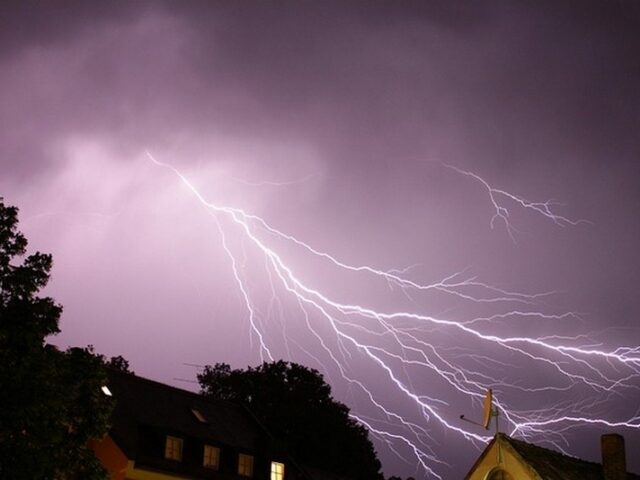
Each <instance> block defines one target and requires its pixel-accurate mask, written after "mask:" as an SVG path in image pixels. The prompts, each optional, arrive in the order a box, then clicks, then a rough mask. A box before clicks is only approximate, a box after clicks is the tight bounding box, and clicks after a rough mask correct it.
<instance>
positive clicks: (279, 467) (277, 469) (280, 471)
mask: <svg viewBox="0 0 640 480" xmlns="http://www.w3.org/2000/svg"><path fill="white" fill-rule="evenodd" d="M271 480H284V463H278V462H271Z"/></svg>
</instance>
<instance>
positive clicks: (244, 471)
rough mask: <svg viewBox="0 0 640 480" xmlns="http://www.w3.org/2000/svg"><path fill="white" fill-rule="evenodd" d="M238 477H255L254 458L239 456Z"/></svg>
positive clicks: (242, 454)
mask: <svg viewBox="0 0 640 480" xmlns="http://www.w3.org/2000/svg"><path fill="white" fill-rule="evenodd" d="M238 475H243V476H245V477H253V456H252V455H245V454H244V453H241V454H240V455H238Z"/></svg>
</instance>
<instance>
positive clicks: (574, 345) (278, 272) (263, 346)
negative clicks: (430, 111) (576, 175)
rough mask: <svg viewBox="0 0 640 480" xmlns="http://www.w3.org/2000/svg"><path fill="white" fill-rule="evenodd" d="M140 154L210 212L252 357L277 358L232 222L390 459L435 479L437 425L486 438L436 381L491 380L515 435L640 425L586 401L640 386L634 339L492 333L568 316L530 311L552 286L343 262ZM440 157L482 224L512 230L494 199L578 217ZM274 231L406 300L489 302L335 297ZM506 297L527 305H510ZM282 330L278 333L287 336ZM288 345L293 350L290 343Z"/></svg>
mask: <svg viewBox="0 0 640 480" xmlns="http://www.w3.org/2000/svg"><path fill="white" fill-rule="evenodd" d="M147 156H148V157H149V159H150V160H151V161H152V162H153V163H154V164H156V165H158V166H162V167H164V168H167V169H169V170H171V171H172V172H173V173H174V174H175V175H176V176H177V177H178V178H179V179H180V180H181V182H182V183H183V184H184V185H185V186H186V187H187V189H188V190H189V191H190V192H191V194H193V196H194V198H195V199H196V200H197V201H198V202H199V203H200V205H201V206H203V207H204V208H205V209H206V210H207V212H208V213H209V214H211V216H212V217H213V219H214V221H215V223H216V225H217V228H218V231H219V233H220V238H221V241H222V247H223V249H224V251H225V253H226V255H227V256H228V258H229V260H230V264H231V269H232V272H233V276H234V280H235V282H236V284H237V286H238V289H239V291H240V295H241V298H242V300H243V304H244V306H245V307H246V309H247V312H248V320H249V326H250V331H251V333H252V336H253V337H254V338H256V339H257V341H258V344H259V354H260V358H261V359H265V358H267V359H273V358H274V357H275V355H274V353H273V351H272V350H273V348H274V347H273V345H272V343H273V335H272V334H271V332H270V331H268V330H267V329H266V328H265V325H267V324H269V322H270V321H271V322H272V321H273V319H272V318H269V315H268V314H267V316H266V317H265V316H264V315H263V314H261V313H260V310H259V309H258V308H256V304H257V302H258V301H257V300H256V299H255V298H252V295H251V291H252V289H251V288H250V286H249V284H248V281H247V275H246V274H245V273H244V266H243V265H242V264H241V262H239V261H238V258H237V254H235V253H234V248H232V247H231V246H230V245H229V242H228V238H229V235H228V234H229V232H230V229H235V230H236V231H237V232H239V233H240V235H241V238H244V239H245V240H246V241H247V243H248V245H249V246H250V248H252V249H253V250H254V253H257V254H258V255H259V256H261V258H262V259H263V260H264V265H263V267H262V268H264V270H265V273H266V274H265V276H266V281H267V282H268V283H269V289H268V291H269V292H271V297H270V300H269V306H268V308H266V309H265V311H266V312H267V313H268V312H269V311H272V308H273V306H274V305H277V306H278V311H279V312H280V314H281V315H282V311H283V309H282V305H281V304H282V301H281V300H280V299H279V298H278V295H279V292H280V293H282V294H285V295H284V296H283V298H289V299H290V300H291V303H292V305H293V306H294V307H295V308H296V309H297V310H298V311H299V312H300V314H301V315H300V316H296V318H297V319H299V320H301V321H300V322H298V323H296V324H293V325H292V326H291V327H292V328H293V327H295V328H297V329H298V330H299V329H300V328H303V329H306V331H308V332H310V333H311V338H313V339H315V340H316V341H317V346H316V348H317V350H314V349H313V348H309V347H305V348H303V347H301V346H300V343H299V342H295V341H292V345H294V346H295V345H297V346H298V347H299V349H300V350H301V351H302V352H303V353H304V354H306V355H308V356H309V357H310V358H312V359H313V360H314V361H315V362H317V363H318V364H319V366H320V367H321V368H322V369H323V370H324V371H325V372H329V371H331V370H332V369H336V370H337V371H338V372H339V374H340V376H341V378H342V379H343V380H344V381H346V382H347V385H349V386H350V387H351V388H352V389H353V390H354V391H356V392H359V393H361V394H362V398H363V399H364V402H365V403H366V404H367V405H368V407H367V408H368V410H373V411H375V412H377V413H378V415H379V416H378V417H372V416H370V415H369V416H365V415H364V414H362V413H360V412H358V411H355V409H354V413H353V417H354V418H355V419H356V420H357V421H359V422H361V423H362V424H363V425H365V426H366V427H367V428H368V429H369V431H370V432H371V434H372V435H373V436H375V437H376V438H378V439H379V440H380V441H381V442H382V444H383V445H387V446H388V447H389V449H390V451H391V452H394V453H396V454H397V455H398V456H399V457H400V458H404V455H403V454H402V453H401V450H402V451H405V452H407V453H408V454H410V455H412V456H413V458H415V460H416V461H417V464H418V465H419V467H420V468H421V470H422V472H423V473H424V474H425V475H427V476H431V477H436V478H441V474H440V473H439V469H441V468H446V467H443V465H442V461H441V460H439V459H438V458H437V455H436V454H435V452H434V451H433V449H432V447H431V446H430V443H431V442H432V441H433V432H434V430H435V429H447V430H450V431H453V432H456V433H457V434H459V435H460V436H461V437H462V438H465V439H467V440H469V441H471V442H474V443H476V444H480V443H482V442H485V441H486V440H487V437H486V436H485V435H480V434H478V433H476V432H474V431H473V430H472V429H467V428H466V426H465V425H460V422H458V421H457V419H458V415H457V413H459V412H457V411H452V409H451V408H450V407H449V405H448V403H447V402H446V401H444V400H443V399H442V398H435V397H434V395H433V392H439V391H446V392H448V393H447V398H454V399H456V398H457V399H458V401H462V400H467V399H469V398H471V399H473V400H474V401H476V402H481V399H482V397H483V395H484V391H485V389H486V388H488V387H491V388H493V389H494V392H496V398H497V400H496V402H497V406H498V408H499V409H500V412H501V416H502V417H503V418H504V419H505V420H506V422H507V425H508V428H509V430H510V432H511V433H512V434H518V435H521V436H524V437H529V436H533V435H537V434H543V433H545V434H548V433H552V434H554V435H556V436H559V438H562V435H563V434H564V433H565V432H566V431H567V430H568V429H570V428H576V427H578V426H584V425H593V424H596V425H604V426H609V427H624V428H630V429H640V418H639V417H638V416H637V414H636V415H634V416H632V417H631V418H629V419H627V420H619V421H608V420H606V419H603V418H597V417H594V416H592V415H589V411H591V410H592V409H593V407H595V406H597V405H599V404H602V403H604V402H606V401H607V398H608V396H610V395H611V394H613V393H615V394H616V395H624V392H625V391H627V390H629V389H632V390H636V389H638V388H640V386H639V385H638V380H639V377H640V347H638V346H632V347H619V348H616V349H614V350H609V349H607V348H604V347H602V346H598V345H596V344H595V343H594V342H592V343H591V346H589V345H587V346H584V345H581V344H580V343H579V342H585V341H586V337H585V336H584V335H576V336H560V335H552V334H547V335H545V336H539V337H530V336H508V335H500V334H496V333H495V331H496V325H498V323H497V322H504V321H509V322H517V321H527V322H535V321H537V322H547V323H549V322H565V321H569V320H571V319H572V318H577V315H576V314H575V313H573V312H565V313H551V314H549V313H545V312H542V311H537V310H536V309H535V308H534V306H535V304H536V301H537V300H538V299H539V298H541V297H542V296H545V295H549V293H550V292H547V293H542V294H537V295H536V294H525V293H519V292H510V291H508V290H504V289H501V288H497V287H494V286H492V285H489V284H486V283H483V282H480V281H478V280H477V279H475V278H464V277H463V276H462V275H463V273H462V272H457V273H454V274H453V275H450V276H448V277H446V278H444V279H443V280H441V281H439V282H435V283H421V282H418V281H415V280H412V279H410V278H409V269H404V270H403V269H390V270H382V269H378V268H375V267H373V266H370V265H352V264H349V263H348V262H345V261H343V260H340V259H338V258H336V257H335V256H333V255H331V254H329V253H327V252H323V251H321V250H319V249H317V248H315V247H313V246H311V245H309V244H308V243H306V242H303V241H302V240H300V239H298V238H296V237H294V236H292V235H289V234H286V233H284V232H282V231H280V230H278V229H276V228H274V227H273V226H271V225H269V224H268V223H267V222H266V221H265V220H264V219H262V218H260V217H258V216H256V215H252V214H250V213H247V212H245V211H243V210H241V209H239V208H235V207H230V206H224V205H217V204H213V203H211V202H209V201H207V200H206V199H205V198H204V196H203V195H202V194H201V193H200V192H199V191H198V190H197V189H196V188H195V187H194V185H193V184H192V183H191V182H190V181H189V180H188V178H187V177H186V176H185V175H183V174H182V173H181V172H179V171H178V170H177V169H176V168H174V167H173V166H171V165H168V164H166V163H162V162H159V161H157V160H156V159H155V158H154V157H153V156H152V155H151V154H150V153H148V152H147ZM446 167H447V168H450V169H452V170H454V171H456V172H458V173H460V174H462V175H465V176H469V177H472V178H473V179H475V180H477V181H478V182H480V183H481V184H482V185H483V186H484V187H485V188H486V190H487V192H488V195H489V198H490V201H491V202H492V204H493V206H494V209H495V214H494V216H493V218H492V220H491V224H492V225H493V223H494V221H495V220H496V219H500V220H502V221H503V222H504V224H505V226H506V228H507V230H508V232H509V234H510V235H511V236H512V237H513V233H514V232H515V230H514V228H513V227H512V226H511V224H510V223H509V211H508V210H507V208H506V207H505V206H504V205H503V204H502V203H500V201H501V199H507V200H509V201H512V202H515V203H516V205H519V206H520V207H522V208H524V209H527V210H531V211H533V212H535V213H537V214H539V215H542V216H543V217H544V218H547V219H549V220H550V221H552V222H554V223H555V224H557V225H560V226H566V225H577V224H579V223H582V222H584V221H583V220H578V221H574V220H571V219H568V218H566V217H564V216H562V215H558V214H556V213H555V212H554V211H553V210H552V207H553V205H554V203H553V202H544V203H536V202H528V201H525V200H524V199H522V198H521V197H518V196H516V195H513V194H511V193H509V192H506V191H504V190H499V189H495V188H493V187H492V186H491V185H489V183H487V182H486V181H485V180H484V179H482V178H481V177H479V176H478V175H476V174H474V173H471V172H468V171H464V170H461V169H459V168H457V167H452V166H450V165H446ZM274 240H277V241H278V242H284V243H285V244H287V245H290V246H291V247H292V248H296V249H301V250H302V251H303V252H306V254H308V255H309V256H310V257H311V258H313V259H316V260H319V261H321V262H325V263H326V264H327V265H328V266H330V267H331V268H333V269H335V271H336V272H337V274H339V275H349V276H368V277H369V278H371V279H374V280H378V281H380V283H381V284H383V285H384V284H386V285H387V286H392V287H399V288H400V291H401V292H402V293H404V294H406V295H407V297H406V298H409V299H410V298H411V296H412V295H420V294H423V293H426V292H429V293H430V294H435V295H443V296H446V297H450V298H452V299H455V300H456V301H458V302H466V303H469V304H470V305H473V306H478V307H480V306H483V308H494V309H495V310H494V312H493V313H491V314H488V315H485V316H477V317H472V318H467V319H463V320H451V319H447V318H442V317H440V316H435V315H429V314H425V313H423V312H420V311H415V310H397V311H393V310H392V311H382V310H379V309H377V308H374V307H372V306H371V305H361V304H355V303H349V302H343V301H339V300H337V299H335V298H332V296H331V295H330V294H328V293H326V292H323V291H321V290H320V289H319V288H315V287H313V286H311V285H309V284H307V283H306V282H304V281H302V279H301V277H299V276H298V275H297V274H296V273H295V272H294V268H293V266H292V265H291V264H290V263H288V262H287V261H286V260H285V258H284V257H283V253H282V252H279V251H276V249H275V248H274V247H273V246H272V245H273V243H274V242H273V241H274ZM474 292H475V293H474ZM478 292H480V293H478ZM406 298H405V299H406ZM414 305H417V304H414ZM514 305H526V306H527V307H526V308H515V307H514ZM286 336H288V334H287V335H285V341H286ZM289 348H290V347H289V344H288V342H287V343H285V350H286V351H287V352H289ZM483 351H484V352H485V353H482V352H483ZM288 355H289V357H291V354H290V353H288ZM321 355H326V359H327V360H328V361H329V363H328V364H323V363H322V360H321V358H320V357H321ZM362 359H364V360H366V361H367V362H368V363H369V364H371V365H373V366H375V368H376V369H377V371H378V373H379V374H378V375H377V376H376V380H375V382H374V383H372V382H371V381H367V380H366V378H363V377H361V376H360V375H359V374H358V370H357V366H356V364H357V363H358V361H361V360H362ZM516 360H517V361H516ZM516 364H518V365H522V367H520V368H522V369H524V370H525V371H534V372H536V371H537V372H539V376H540V377H544V378H543V380H539V381H536V378H535V376H533V378H528V377H529V376H528V375H518V374H514V373H513V371H514V369H516V368H517V367H515V366H514V365H516ZM425 377H426V378H429V382H430V384H432V388H431V389H430V391H431V392H432V394H431V395H427V394H425V393H424V390H425V386H424V385H414V381H412V378H413V379H414V380H415V379H416V378H425ZM523 378H524V379H523ZM383 384H384V388H385V389H386V390H387V391H392V392H393V394H392V395H389V394H385V395H383V396H380V395H379V393H378V392H377V389H378V387H379V385H383ZM523 391H526V392H529V394H530V395H541V397H540V398H541V399H542V401H545V402H547V406H546V408H545V409H541V410H537V411H524V410H518V409H516V408H513V407H512V405H511V402H510V400H511V399H512V396H513V395H514V394H515V393H518V392H523ZM558 392H562V394H563V395H565V396H570V395H573V397H575V398H582V399H584V398H591V399H592V400H591V401H589V402H585V401H583V402H579V401H576V402H565V403H564V404H562V403H556V404H554V405H553V404H552V405H549V403H548V397H549V396H550V395H553V394H554V393H558ZM565 398H568V397H565ZM461 399H462V400H461ZM400 404H405V405H410V406H412V407H411V408H413V413H405V414H404V415H403V414H401V413H400V410H401V407H400V406H399V405H400ZM402 410H405V409H404V408H402Z"/></svg>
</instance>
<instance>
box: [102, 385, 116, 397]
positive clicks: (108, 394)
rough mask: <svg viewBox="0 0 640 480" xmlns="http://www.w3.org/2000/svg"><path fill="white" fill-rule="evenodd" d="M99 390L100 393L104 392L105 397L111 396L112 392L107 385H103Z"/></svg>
mask: <svg viewBox="0 0 640 480" xmlns="http://www.w3.org/2000/svg"><path fill="white" fill-rule="evenodd" d="M100 390H102V393H104V394H105V395H106V396H107V397H112V396H113V394H112V393H111V390H109V387H107V386H106V385H103V386H102V387H101V388H100Z"/></svg>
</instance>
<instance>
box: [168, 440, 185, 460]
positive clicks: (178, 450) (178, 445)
mask: <svg viewBox="0 0 640 480" xmlns="http://www.w3.org/2000/svg"><path fill="white" fill-rule="evenodd" d="M164 458H168V459H169V460H177V461H180V460H182V439H181V438H178V437H171V436H169V435H167V440H166V442H165V444H164Z"/></svg>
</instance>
